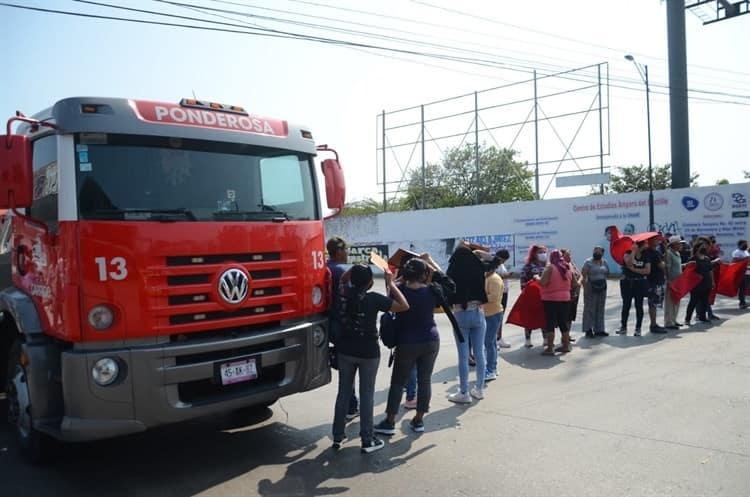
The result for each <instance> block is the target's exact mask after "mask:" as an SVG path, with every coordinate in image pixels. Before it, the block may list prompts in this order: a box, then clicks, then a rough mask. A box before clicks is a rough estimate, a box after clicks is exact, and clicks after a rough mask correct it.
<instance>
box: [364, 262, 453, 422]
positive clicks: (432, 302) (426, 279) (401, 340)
mask: <svg viewBox="0 0 750 497" xmlns="http://www.w3.org/2000/svg"><path fill="white" fill-rule="evenodd" d="M422 257H424V258H425V259H426V261H425V260H424V259H421V258H417V257H415V258H412V259H409V260H408V261H407V262H406V263H405V264H404V265H403V267H402V269H401V270H400V272H399V276H400V278H399V279H401V278H403V282H402V283H401V284H400V285H399V286H398V288H399V289H400V290H401V292H403V294H404V297H406V301H407V302H408V303H409V310H408V311H407V312H404V313H402V314H398V315H397V316H396V320H395V323H394V324H395V328H396V346H395V353H394V354H395V355H394V362H393V372H392V373H391V386H390V388H389V390H388V405H387V406H386V409H385V412H386V418H385V419H384V420H383V421H381V422H380V423H378V424H377V426H375V433H380V434H383V435H389V436H390V435H395V433H396V425H395V420H396V414H398V408H399V405H400V404H401V396H402V395H403V391H404V385H405V384H406V381H407V380H408V378H409V373H410V372H411V370H412V368H414V366H415V365H416V367H417V392H418V393H419V394H418V396H417V413H416V415H415V416H414V418H413V419H412V420H411V423H410V425H411V429H412V430H414V431H415V432H417V433H421V432H423V431H424V421H423V418H424V415H425V413H426V412H427V411H428V410H429V407H430V399H431V398H432V383H431V382H432V370H433V368H434V366H435V360H436V359H437V355H438V352H439V351H440V335H439V334H438V329H437V325H436V324H435V316H434V314H433V312H434V310H435V307H438V306H440V305H441V304H443V303H444V299H443V297H442V294H443V290H442V284H444V285H446V286H449V287H451V288H452V282H450V280H449V279H447V277H446V276H445V275H443V274H442V273H441V272H440V271H439V269H440V268H439V267H438V266H437V264H435V262H434V261H433V260H432V259H431V258H429V257H427V256H426V254H425V255H423V256H422Z"/></svg>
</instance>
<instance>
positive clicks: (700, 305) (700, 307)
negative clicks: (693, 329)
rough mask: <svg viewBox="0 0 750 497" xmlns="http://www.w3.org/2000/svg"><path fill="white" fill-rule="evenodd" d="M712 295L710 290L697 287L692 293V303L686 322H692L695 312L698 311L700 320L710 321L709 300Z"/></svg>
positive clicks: (686, 315)
mask: <svg viewBox="0 0 750 497" xmlns="http://www.w3.org/2000/svg"><path fill="white" fill-rule="evenodd" d="M710 295H711V289H710V288H700V287H695V288H693V289H692V290H691V291H690V302H688V306H687V313H686V314H685V321H690V319H692V317H693V311H694V310H695V311H696V314H697V315H698V319H699V320H701V321H706V320H707V319H708V317H707V313H708V298H709V296H710Z"/></svg>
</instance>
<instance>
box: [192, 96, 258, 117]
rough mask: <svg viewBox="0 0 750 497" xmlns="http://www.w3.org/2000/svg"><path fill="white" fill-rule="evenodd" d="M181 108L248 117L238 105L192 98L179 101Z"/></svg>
mask: <svg viewBox="0 0 750 497" xmlns="http://www.w3.org/2000/svg"><path fill="white" fill-rule="evenodd" d="M180 106H181V107H192V108H195V109H205V110H216V111H221V112H229V113H232V114H242V115H244V116H247V115H249V114H248V113H247V111H246V110H245V109H244V108H243V107H240V106H239V105H224V104H220V103H217V102H202V101H200V100H196V99H194V98H183V99H182V100H180Z"/></svg>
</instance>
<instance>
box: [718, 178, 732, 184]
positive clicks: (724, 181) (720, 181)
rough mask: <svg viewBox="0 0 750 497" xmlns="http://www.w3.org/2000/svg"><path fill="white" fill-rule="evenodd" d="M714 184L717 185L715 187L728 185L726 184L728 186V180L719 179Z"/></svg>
mask: <svg viewBox="0 0 750 497" xmlns="http://www.w3.org/2000/svg"><path fill="white" fill-rule="evenodd" d="M716 184H717V185H728V184H729V180H728V179H726V178H724V179H720V180H718V181H717V182H716Z"/></svg>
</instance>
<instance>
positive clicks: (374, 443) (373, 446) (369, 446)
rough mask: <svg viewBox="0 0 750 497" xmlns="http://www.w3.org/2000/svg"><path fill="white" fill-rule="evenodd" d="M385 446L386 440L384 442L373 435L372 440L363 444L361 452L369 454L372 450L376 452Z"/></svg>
mask: <svg viewBox="0 0 750 497" xmlns="http://www.w3.org/2000/svg"><path fill="white" fill-rule="evenodd" d="M383 447H385V442H383V441H382V440H380V439H379V438H375V437H372V440H370V441H369V442H367V443H363V444H362V449H361V452H362V453H363V454H369V453H370V452H375V451H376V450H380V449H382V448H383Z"/></svg>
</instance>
